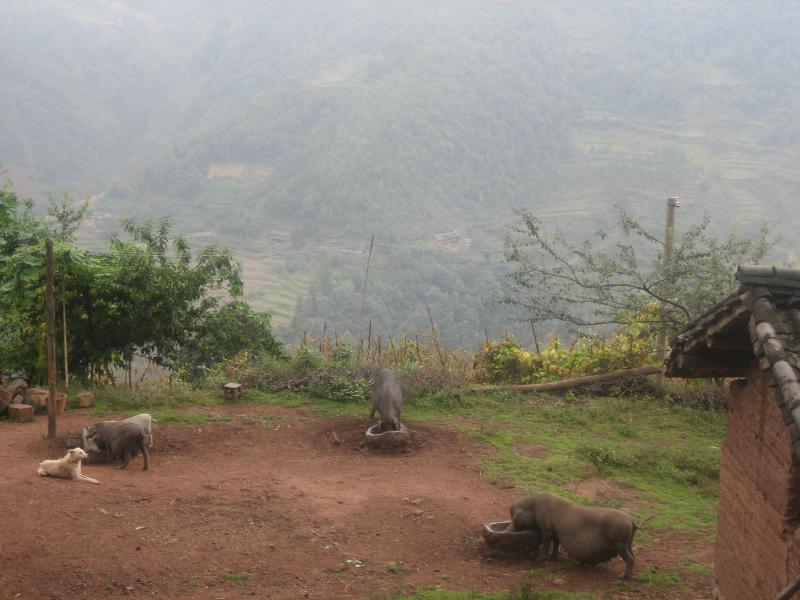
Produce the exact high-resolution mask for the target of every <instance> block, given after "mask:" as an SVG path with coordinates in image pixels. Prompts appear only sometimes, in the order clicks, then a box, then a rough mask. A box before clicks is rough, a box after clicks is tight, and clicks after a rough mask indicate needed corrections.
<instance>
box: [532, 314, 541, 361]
mask: <svg viewBox="0 0 800 600" xmlns="http://www.w3.org/2000/svg"><path fill="white" fill-rule="evenodd" d="M531 333H532V334H533V344H534V346H536V354H541V353H542V351H541V350H539V340H538V339H537V338H536V329H535V328H534V327H533V321H531Z"/></svg>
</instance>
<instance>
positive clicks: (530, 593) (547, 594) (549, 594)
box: [391, 586, 600, 600]
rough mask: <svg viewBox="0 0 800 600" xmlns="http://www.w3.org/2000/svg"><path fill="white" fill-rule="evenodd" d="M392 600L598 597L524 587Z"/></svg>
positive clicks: (431, 592) (423, 592)
mask: <svg viewBox="0 0 800 600" xmlns="http://www.w3.org/2000/svg"><path fill="white" fill-rule="evenodd" d="M391 598H392V599H393V600H600V596H595V595H592V594H584V593H576V592H558V591H546V590H545V591H540V590H532V589H531V588H530V587H528V586H524V587H523V588H522V589H520V590H517V591H509V592H491V593H487V594H484V593H480V592H454V591H450V590H443V589H430V588H426V589H417V590H415V591H414V592H413V593H412V594H410V595H405V596H391Z"/></svg>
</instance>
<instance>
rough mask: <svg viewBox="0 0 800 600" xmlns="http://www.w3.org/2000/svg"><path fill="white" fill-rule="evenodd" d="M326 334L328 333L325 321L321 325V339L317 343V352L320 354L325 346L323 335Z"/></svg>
mask: <svg viewBox="0 0 800 600" xmlns="http://www.w3.org/2000/svg"><path fill="white" fill-rule="evenodd" d="M327 332H328V322H327V321H325V322H324V323H323V324H322V339H321V340H320V341H319V351H320V352H322V349H323V347H324V345H325V335H326V334H327Z"/></svg>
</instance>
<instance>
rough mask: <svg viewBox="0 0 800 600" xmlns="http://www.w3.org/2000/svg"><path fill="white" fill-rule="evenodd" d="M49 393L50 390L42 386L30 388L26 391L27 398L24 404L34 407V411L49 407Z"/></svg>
mask: <svg viewBox="0 0 800 600" xmlns="http://www.w3.org/2000/svg"><path fill="white" fill-rule="evenodd" d="M47 394H48V391H47V390H46V389H44V388H40V387H32V388H28V390H27V391H26V392H25V399H24V400H23V401H22V404H27V405H28V406H32V407H33V412H36V411H38V410H44V409H46V408H47Z"/></svg>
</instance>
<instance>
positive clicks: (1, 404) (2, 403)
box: [0, 389, 14, 415]
mask: <svg viewBox="0 0 800 600" xmlns="http://www.w3.org/2000/svg"><path fill="white" fill-rule="evenodd" d="M13 399H14V394H12V393H11V392H9V391H8V390H4V389H0V415H2V414H5V412H6V411H7V410H8V407H9V406H11V404H12V401H13Z"/></svg>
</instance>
